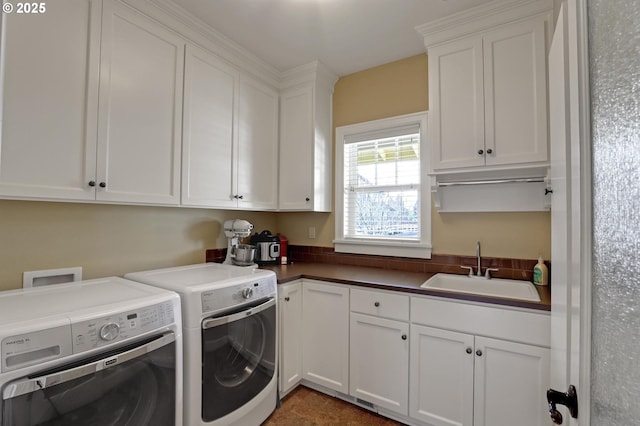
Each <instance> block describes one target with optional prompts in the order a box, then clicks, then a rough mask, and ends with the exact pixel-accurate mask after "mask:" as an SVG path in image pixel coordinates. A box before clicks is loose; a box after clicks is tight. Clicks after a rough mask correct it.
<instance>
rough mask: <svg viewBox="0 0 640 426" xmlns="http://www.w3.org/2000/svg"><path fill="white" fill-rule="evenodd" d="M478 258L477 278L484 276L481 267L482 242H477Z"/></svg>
mask: <svg viewBox="0 0 640 426" xmlns="http://www.w3.org/2000/svg"><path fill="white" fill-rule="evenodd" d="M476 257H477V258H478V272H476V276H477V277H481V276H482V271H481V266H480V263H481V261H480V241H478V242H476Z"/></svg>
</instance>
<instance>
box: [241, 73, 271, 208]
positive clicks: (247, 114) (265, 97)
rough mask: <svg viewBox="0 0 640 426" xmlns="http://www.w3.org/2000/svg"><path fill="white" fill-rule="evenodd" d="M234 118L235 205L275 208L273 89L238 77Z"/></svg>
mask: <svg viewBox="0 0 640 426" xmlns="http://www.w3.org/2000/svg"><path fill="white" fill-rule="evenodd" d="M238 121H239V129H238V196H239V198H238V207H240V208H244V209H260V210H275V209H276V208H277V207H278V94H277V92H276V91H275V90H273V89H272V88H270V87H268V86H266V85H264V84H261V83H259V82H257V81H254V80H251V79H249V78H246V77H241V78H240V101H239V112H238ZM240 197H241V198H240Z"/></svg>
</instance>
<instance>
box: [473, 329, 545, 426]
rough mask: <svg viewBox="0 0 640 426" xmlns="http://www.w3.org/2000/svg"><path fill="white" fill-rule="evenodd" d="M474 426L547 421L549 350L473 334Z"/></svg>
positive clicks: (531, 424) (526, 425)
mask: <svg viewBox="0 0 640 426" xmlns="http://www.w3.org/2000/svg"><path fill="white" fill-rule="evenodd" d="M475 349H476V355H475V358H476V363H475V380H474V385H475V401H474V422H473V424H474V426H511V425H522V426H543V425H548V424H549V409H548V406H547V401H546V398H545V395H546V393H545V391H546V389H547V388H548V385H549V349H545V348H540V347H537V346H531V345H524V344H520V343H513V342H508V341H504V340H496V339H489V338H484V337H476V347H475Z"/></svg>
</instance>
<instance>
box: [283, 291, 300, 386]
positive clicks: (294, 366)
mask: <svg viewBox="0 0 640 426" xmlns="http://www.w3.org/2000/svg"><path fill="white" fill-rule="evenodd" d="M278 303H279V305H278V308H279V311H280V364H279V366H280V368H279V371H280V395H281V396H282V395H284V394H286V393H287V392H289V390H291V389H292V388H293V387H295V386H296V385H297V384H298V383H299V382H300V380H301V379H302V330H303V329H302V282H300V281H297V282H294V283H291V284H284V285H281V286H279V288H278Z"/></svg>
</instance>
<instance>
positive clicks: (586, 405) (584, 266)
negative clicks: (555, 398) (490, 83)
mask: <svg viewBox="0 0 640 426" xmlns="http://www.w3.org/2000/svg"><path fill="white" fill-rule="evenodd" d="M562 6H563V8H564V14H561V16H559V18H558V19H564V24H565V26H566V31H565V34H566V36H567V37H566V40H565V44H564V46H565V55H566V56H565V58H566V59H565V64H566V77H565V84H567V85H568V87H567V90H566V94H567V99H566V101H567V104H568V111H567V115H568V116H567V117H566V127H567V130H568V132H567V134H568V141H567V143H568V148H569V149H568V150H567V155H568V157H567V161H566V165H567V170H566V171H565V173H563V174H564V176H567V180H568V181H567V192H566V195H565V197H566V198H564V199H562V200H559V202H560V203H561V204H564V206H567V207H568V209H567V211H566V214H567V215H568V216H569V217H567V220H566V221H563V222H564V223H569V225H568V226H567V228H570V229H565V231H566V242H565V243H566V252H567V253H568V256H567V257H568V258H567V259H566V263H564V264H560V265H557V266H558V267H565V268H566V270H563V271H561V274H559V275H564V276H566V277H567V283H566V284H567V287H564V290H566V294H563V295H562V296H561V297H559V299H561V298H563V297H564V296H566V302H560V303H563V305H558V304H556V305H552V315H554V316H556V318H558V317H561V320H559V321H558V322H557V323H556V324H559V326H563V327H566V330H567V333H566V336H565V338H566V343H563V345H566V347H565V348H562V350H565V351H566V353H565V354H564V356H565V358H564V359H563V360H562V362H565V363H566V368H565V370H568V371H564V374H559V373H558V371H557V369H556V370H554V369H553V368H552V377H551V383H552V385H554V386H560V384H564V386H566V387H565V388H561V389H556V390H558V391H562V392H566V391H567V387H568V385H569V384H573V385H575V386H576V388H577V392H578V405H579V409H578V419H572V418H571V417H570V415H569V413H568V410H566V409H564V408H561V407H560V406H559V407H558V409H559V410H560V411H561V413H562V414H563V416H564V419H565V422H564V424H568V425H571V426H577V425H588V424H590V418H591V415H590V407H591V393H590V392H591V263H592V262H591V254H592V206H591V200H592V196H591V192H592V187H591V182H592V179H591V177H592V170H591V111H590V91H589V57H588V45H587V42H588V30H587V23H588V21H587V5H586V0H562ZM567 198H568V199H567ZM560 245H562V244H560ZM560 249H562V247H560ZM553 251H554V248H553V247H552V253H553ZM559 287H560V288H562V285H560V286H559ZM552 289H553V287H552ZM552 291H553V290H552ZM552 301H553V299H552ZM556 326H558V325H556ZM552 333H553V332H552ZM553 350H554V348H553V342H552V351H553ZM560 376H564V377H560Z"/></svg>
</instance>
